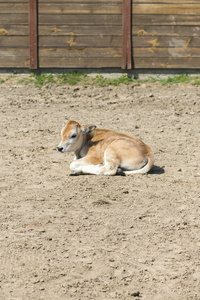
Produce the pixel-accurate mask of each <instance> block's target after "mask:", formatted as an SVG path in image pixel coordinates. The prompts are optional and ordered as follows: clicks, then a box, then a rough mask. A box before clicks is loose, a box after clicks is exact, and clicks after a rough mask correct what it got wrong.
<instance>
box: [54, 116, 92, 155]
mask: <svg viewBox="0 0 200 300" xmlns="http://www.w3.org/2000/svg"><path fill="white" fill-rule="evenodd" d="M95 128H96V126H94V125H91V126H87V127H84V126H81V125H80V124H79V123H77V122H75V121H69V122H68V123H65V124H64V125H63V128H62V130H61V142H60V144H59V145H58V147H57V149H58V151H60V152H77V151H80V149H81V147H82V146H83V143H84V138H85V136H86V134H88V133H91V132H92V131H93V130H94V129H95Z"/></svg>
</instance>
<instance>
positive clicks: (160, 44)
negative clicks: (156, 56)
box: [133, 36, 200, 48]
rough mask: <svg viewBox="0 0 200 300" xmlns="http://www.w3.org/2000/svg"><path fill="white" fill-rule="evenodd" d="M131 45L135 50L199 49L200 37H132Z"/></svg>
mask: <svg viewBox="0 0 200 300" xmlns="http://www.w3.org/2000/svg"><path fill="white" fill-rule="evenodd" d="M133 45H134V46H135V47H136V48H149V47H152V48H190V47H195V48H197V47H200V37H193V38H191V37H188V36H187V37H185V36H182V37H176V36H174V37H173V36H172V37H171V36H158V37H156V36H154V37H145V36H133Z"/></svg>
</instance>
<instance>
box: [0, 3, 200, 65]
mask: <svg viewBox="0 0 200 300" xmlns="http://www.w3.org/2000/svg"><path fill="white" fill-rule="evenodd" d="M0 68H30V69H37V68H123V69H126V68H127V69H132V68H136V69H140V68H142V69H143V68H145V69H153V68H154V69H166V68H168V69H182V68H184V69H200V1H199V0H107V1H106V0H73V1H72V0H57V1H56V0H12V1H11V0H0Z"/></svg>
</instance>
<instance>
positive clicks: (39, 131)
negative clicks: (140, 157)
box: [0, 82, 200, 300]
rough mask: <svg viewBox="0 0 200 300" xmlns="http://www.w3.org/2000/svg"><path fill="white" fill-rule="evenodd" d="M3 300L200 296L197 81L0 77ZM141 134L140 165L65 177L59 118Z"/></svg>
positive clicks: (186, 299)
mask: <svg viewBox="0 0 200 300" xmlns="http://www.w3.org/2000/svg"><path fill="white" fill-rule="evenodd" d="M0 105H1V118H0V121H1V133H0V143H1V168H0V177H1V182H0V187H1V200H0V228H1V235H0V299H1V300H41V299H45V300H51V299H52V300H60V299H66V300H68V299H69V300H75V299H76V300H77V299H79V300H112V299H123V300H133V299H134V300H170V299H173V300H197V299H200V228H199V224H200V218H199V213H200V188H199V185H200V169H199V161H200V151H199V140H200V88H198V87H195V86H189V85H171V86H169V87H167V86H160V85H158V84H151V85H150V84H149V85H148V84H142V85H140V86H135V85H134V84H133V85H129V86H126V85H120V86H118V87H93V86H90V87H87V86H55V85H48V86H46V87H43V88H41V89H39V88H35V87H34V86H31V85H29V86H26V85H19V84H14V83H13V84H11V83H10V82H9V83H8V82H7V83H1V84H0ZM69 119H71V120H76V121H78V122H80V123H81V124H85V125H87V124H95V125H97V127H99V128H107V129H114V130H117V131H120V132H123V133H126V134H129V135H131V136H134V137H137V138H140V139H142V140H143V141H144V142H145V143H146V144H148V145H149V146H150V147H151V148H152V151H153V153H154V155H155V167H154V168H153V169H152V171H151V172H150V173H149V174H145V175H130V176H114V177H112V176H110V177H108V176H95V175H90V176H89V175H82V176H75V177H72V176H69V175H70V169H69V164H70V162H71V161H72V159H73V154H70V153H66V154H62V153H59V152H58V151H56V147H57V145H58V144H59V142H60V130H61V126H62V123H63V121H65V120H69Z"/></svg>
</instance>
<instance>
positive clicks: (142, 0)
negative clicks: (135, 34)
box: [52, 0, 199, 4]
mask: <svg viewBox="0 0 200 300" xmlns="http://www.w3.org/2000/svg"><path fill="white" fill-rule="evenodd" d="M52 1H54V0H52ZM63 1H64V0H63ZM80 1H81V0H80ZM132 1H134V3H143V4H146V3H152V4H153V3H159V4H160V3H162V4H174V3H175V4H176V3H178V4H180V3H181V4H194V3H197V4H198V3H199V0H132Z"/></svg>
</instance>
